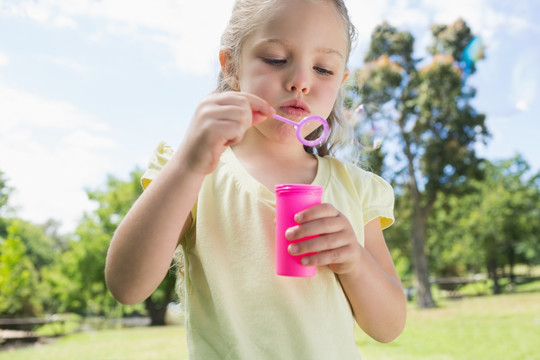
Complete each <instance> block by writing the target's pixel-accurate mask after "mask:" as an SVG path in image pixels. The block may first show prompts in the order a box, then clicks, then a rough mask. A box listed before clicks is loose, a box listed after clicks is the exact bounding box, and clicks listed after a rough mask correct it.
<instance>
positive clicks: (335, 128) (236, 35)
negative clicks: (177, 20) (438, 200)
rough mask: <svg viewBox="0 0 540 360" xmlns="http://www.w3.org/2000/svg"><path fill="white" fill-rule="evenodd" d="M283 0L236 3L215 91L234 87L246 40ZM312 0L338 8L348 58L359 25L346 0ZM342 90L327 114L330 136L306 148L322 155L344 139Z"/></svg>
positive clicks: (223, 43) (225, 34)
mask: <svg viewBox="0 0 540 360" xmlns="http://www.w3.org/2000/svg"><path fill="white" fill-rule="evenodd" d="M278 1H280V0H237V1H236V3H235V4H234V8H233V11H232V15H231V18H230V20H229V24H228V25H227V27H226V28H225V31H224V32H223V35H222V36H221V49H222V50H227V51H228V52H229V56H230V58H229V60H230V61H228V62H227V65H228V67H227V69H224V71H222V72H221V73H220V74H219V78H218V85H217V89H216V92H225V91H233V90H234V89H233V88H232V87H231V85H230V83H231V81H230V76H231V74H236V73H237V70H238V64H239V60H240V55H241V52H242V48H243V45H244V42H245V40H246V39H247V38H248V37H249V36H250V35H251V34H252V33H253V31H255V30H256V29H257V28H258V27H259V26H260V24H261V22H263V21H264V20H265V19H266V18H268V17H269V16H270V15H271V13H272V11H274V10H275V9H276V7H277V6H276V3H277V2H278ZM305 1H310V2H315V1H329V2H331V3H333V4H334V5H335V8H336V11H337V12H338V14H339V15H340V17H341V18H342V20H343V23H344V25H345V30H346V31H347V33H348V53H347V58H346V61H348V59H349V55H350V52H351V50H352V47H353V44H354V42H355V40H356V34H357V31H356V28H355V27H354V25H353V24H352V22H351V19H350V17H349V13H348V11H347V7H346V6H345V3H344V1H343V0H305ZM342 103H343V94H342V93H341V90H340V91H339V93H338V96H337V98H336V101H335V103H334V106H333V108H332V111H331V112H330V115H329V116H328V118H327V121H328V125H330V135H329V136H328V139H327V140H326V141H324V142H323V143H322V144H320V145H319V146H317V147H316V148H312V147H304V149H305V150H306V152H308V153H314V152H316V153H317V154H318V155H320V156H324V155H329V154H331V153H333V150H334V147H335V146H336V145H337V144H339V143H341V142H342V130H343V129H345V127H346V124H345V120H344V118H343V104H342ZM321 131H322V128H319V129H317V130H315V131H314V132H313V133H312V134H310V135H309V136H308V139H316V138H317V137H318V136H319V135H320V132H321Z"/></svg>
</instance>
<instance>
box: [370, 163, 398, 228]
mask: <svg viewBox="0 0 540 360" xmlns="http://www.w3.org/2000/svg"><path fill="white" fill-rule="evenodd" d="M366 174H367V175H368V178H369V181H367V184H366V185H367V186H366V188H365V189H364V196H363V200H364V201H363V208H364V223H365V224H367V223H368V222H370V221H371V220H373V219H375V218H377V217H380V219H381V228H383V229H385V228H387V227H389V226H390V225H392V224H393V223H394V189H393V188H392V186H391V185H390V184H389V183H388V182H386V181H385V180H384V179H383V178H381V177H380V176H378V175H375V174H373V173H370V172H367V173H366Z"/></svg>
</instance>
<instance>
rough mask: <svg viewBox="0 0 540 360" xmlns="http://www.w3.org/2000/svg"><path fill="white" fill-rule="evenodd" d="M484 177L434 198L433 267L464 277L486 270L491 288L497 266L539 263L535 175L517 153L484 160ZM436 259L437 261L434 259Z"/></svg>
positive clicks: (539, 201)
mask: <svg viewBox="0 0 540 360" xmlns="http://www.w3.org/2000/svg"><path fill="white" fill-rule="evenodd" d="M483 170H484V173H485V178H484V179H483V180H482V181H478V180H477V181H474V180H473V181H471V187H472V188H473V189H474V191H472V192H470V193H469V194H466V195H462V196H457V195H447V196H445V197H442V198H440V199H439V201H438V203H437V204H436V206H435V211H434V216H433V217H432V218H431V219H430V226H429V228H430V231H429V239H430V240H429V248H430V257H431V258H432V259H433V260H434V261H432V264H434V265H433V270H434V271H435V272H436V273H437V274H439V275H443V276H464V275H466V274H467V273H470V272H480V271H482V270H484V269H487V271H488V273H489V274H490V277H491V278H492V279H493V281H494V287H493V290H494V292H495V293H499V292H500V291H501V289H500V286H499V283H498V278H499V277H500V275H499V273H501V271H500V270H501V269H502V268H503V267H508V268H509V269H510V278H511V281H513V268H514V266H515V264H517V263H522V264H528V265H532V264H538V263H540V242H539V241H538V237H539V235H538V234H539V233H540V224H539V223H538V219H539V218H540V186H538V183H537V182H536V179H538V177H539V176H540V174H532V175H531V174H530V168H529V166H528V164H527V163H526V162H525V161H524V160H523V159H522V158H521V157H520V156H516V157H514V158H512V159H508V160H503V161H498V162H495V163H491V162H488V161H485V162H484V164H483ZM435 260H436V261H435Z"/></svg>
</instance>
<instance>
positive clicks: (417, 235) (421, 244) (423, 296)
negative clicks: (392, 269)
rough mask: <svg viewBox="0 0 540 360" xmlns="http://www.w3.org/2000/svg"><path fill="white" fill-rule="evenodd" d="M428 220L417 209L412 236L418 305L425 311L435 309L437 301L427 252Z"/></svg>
mask: <svg viewBox="0 0 540 360" xmlns="http://www.w3.org/2000/svg"><path fill="white" fill-rule="evenodd" d="M415 208H416V207H415ZM426 220H427V219H426V216H424V215H423V214H422V213H420V211H418V210H416V209H415V211H414V213H413V223H412V234H411V242H412V257H413V268H414V287H415V289H416V304H417V305H418V307H420V308H423V309H428V308H433V307H435V301H433V297H432V295H431V283H430V281H429V267H428V260H427V256H426V251H425V242H426V235H425V234H426Z"/></svg>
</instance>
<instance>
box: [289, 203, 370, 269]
mask: <svg viewBox="0 0 540 360" xmlns="http://www.w3.org/2000/svg"><path fill="white" fill-rule="evenodd" d="M294 219H295V221H296V222H297V223H298V224H299V225H297V226H293V227H291V228H289V229H287V231H286V232H285V236H286V237H287V239H288V240H291V241H292V240H297V239H301V238H304V237H308V236H314V235H319V236H317V237H314V238H312V239H309V240H305V241H300V242H296V243H292V244H291V245H289V253H290V254H291V255H302V254H307V253H316V254H312V255H306V256H304V257H302V260H301V261H302V264H303V265H308V266H312V265H316V266H324V265H327V266H329V267H330V269H331V270H332V271H334V272H335V273H336V274H346V273H348V272H350V271H352V270H353V269H354V268H355V267H356V265H357V264H358V262H359V261H360V252H361V251H362V249H361V247H362V246H361V245H360V243H358V241H357V239H356V234H355V232H354V230H353V228H352V225H351V223H350V222H349V220H348V219H347V218H346V217H345V215H343V214H342V213H341V212H339V211H338V210H337V209H336V208H335V207H334V206H332V205H330V204H320V205H315V206H313V207H310V208H308V209H306V210H303V211H301V212H299V213H297V214H296V215H295V218H294Z"/></svg>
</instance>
